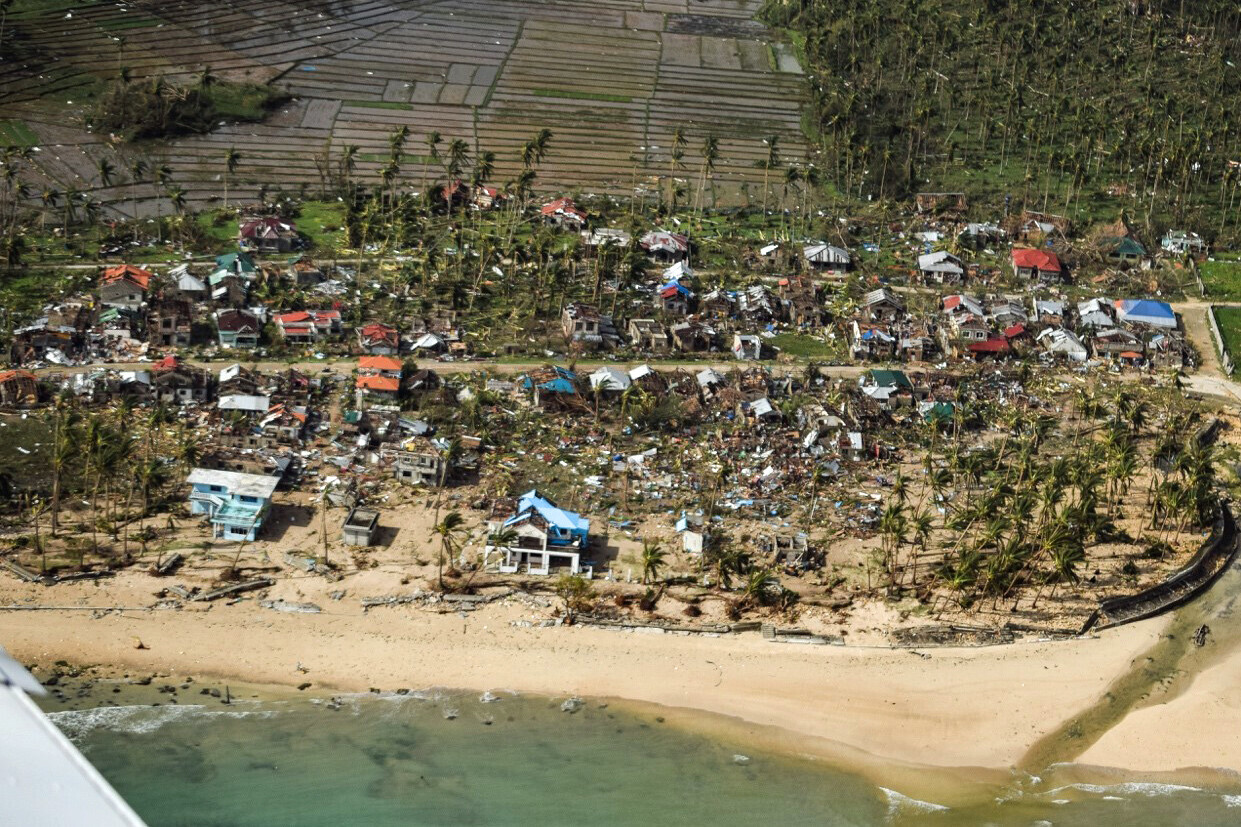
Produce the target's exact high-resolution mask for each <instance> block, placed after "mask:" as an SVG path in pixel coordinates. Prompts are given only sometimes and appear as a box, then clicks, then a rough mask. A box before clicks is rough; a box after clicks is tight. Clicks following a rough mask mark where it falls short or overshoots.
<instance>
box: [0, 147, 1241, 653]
mask: <svg viewBox="0 0 1241 827" xmlns="http://www.w3.org/2000/svg"><path fill="white" fill-rule="evenodd" d="M406 138H407V136H406V135H405V134H404V132H403V131H401V130H398V131H396V132H394V133H392V135H391V136H390V142H391V152H392V159H393V162H394V163H395V162H397V161H399V160H400V159H401V157H402V153H403V152H404V151H405V141H406ZM675 140H680V141H681V142H682V143H683V142H684V139H683V138H680V136H679V135H678V136H676V137H675ZM555 147H556V136H555V135H554V134H552V133H550V132H548V131H544V132H542V133H540V134H536V135H534V136H533V137H531V138H530V140H529V141H528V142H527V144H526V145H525V148H524V155H523V159H522V162H523V164H524V169H525V171H526V173H527V174H526V175H525V182H526V183H527V184H529V183H530V182H531V181H532V180H533V179H535V177H536V173H537V169H538V166H539V163H540V159H541V158H543V157H544V156H545V155H549V154H552V153H554V152H555ZM707 149H708V150H710V147H709V146H708V147H707ZM775 152H776V148H775V147H774V146H773V148H772V153H773V155H774V154H775ZM709 156H710V153H709V152H708V154H707V158H709ZM228 160H230V163H231V161H232V159H228ZM440 160H441V168H440V169H435V170H431V171H430V172H429V173H427V180H428V182H429V183H428V188H427V189H426V190H425V193H426V194H425V196H424V195H420V194H418V193H405V192H402V191H400V190H399V189H397V188H396V187H395V181H392V182H389V183H391V184H392V185H393V186H390V187H384V186H379V187H376V188H374V189H370V188H364V187H361V186H360V185H359V184H358V183H357V182H356V181H353V180H352V179H351V178H350V177H349V175H348V172H347V171H348V164H346V163H345V161H344V160H343V159H342V160H341V164H340V166H339V170H340V172H341V174H340V175H339V176H337V177H336V179H334V180H336V184H337V185H338V186H339V192H340V195H339V197H337V198H336V199H335V201H332V200H327V199H322V198H320V199H319V200H312V199H310V198H305V199H299V198H296V197H291V196H283V197H281V198H279V199H271V198H268V199H266V200H251V199H248V200H245V201H242V200H235V201H234V200H230V201H228V202H224V201H223V200H221V202H220V203H219V205H218V206H217V207H215V208H213V209H211V210H210V211H208V212H206V213H204V214H202V215H199V216H198V217H196V218H194V217H191V216H190V215H189V214H186V213H182V212H177V213H175V214H174V215H172V216H163V217H160V218H153V219H151V220H148V221H139V222H125V221H113V220H111V219H108V220H105V219H104V218H103V217H102V215H101V216H99V217H97V218H96V219H95V220H96V221H97V222H99V223H100V224H101V225H102V226H104V227H105V228H106V232H107V238H106V239H105V240H104V241H103V242H102V246H101V247H100V248H99V249H98V250H96V249H95V248H93V247H92V248H90V249H89V251H87V250H86V249H85V248H84V244H85V241H84V239H85V238H87V237H89V236H87V235H86V231H85V228H83V227H81V225H80V224H75V222H74V220H73V219H74V216H69V220H66V221H64V222H63V224H62V226H60V227H58V228H56V230H57V231H56V233H55V235H49V236H48V239H49V240H48V241H47V242H46V244H45V246H44V248H43V249H39V250H36V251H31V252H28V253H27V258H26V259H24V261H29V262H30V263H29V266H28V268H26V269H22V268H14V269H13V270H12V273H13V274H14V275H11V276H10V279H11V281H10V282H9V284H10V285H12V286H11V287H10V288H8V289H9V290H10V291H11V293H10V295H11V297H12V300H11V302H10V303H9V305H8V308H9V309H8V312H7V313H6V330H5V336H6V339H7V345H8V351H7V352H8V358H9V361H10V368H9V369H7V370H5V371H4V372H3V373H2V374H0V404H2V405H3V409H4V413H3V418H0V427H3V432H2V436H3V451H2V457H3V468H4V476H3V478H2V479H3V483H4V485H5V493H6V502H7V507H6V510H5V514H4V520H5V525H6V534H5V541H4V542H5V545H4V556H3V560H2V562H3V565H4V567H5V573H6V575H8V576H12V577H17V578H21V579H22V580H26V581H29V582H32V583H43V584H46V585H47V586H48V588H50V589H53V590H54V589H56V588H58V587H59V588H63V586H59V585H58V584H65V583H71V582H76V581H82V580H99V579H103V578H117V579H118V581H119V580H123V581H126V582H127V585H126V589H127V593H129V592H132V593H133V594H134V596H133V597H131V598H129V599H130V601H131V602H132V601H134V600H137V601H140V602H144V603H146V604H150V605H154V606H157V607H159V608H160V609H162V610H169V611H178V610H189V609H191V608H194V607H196V606H197V605H198V604H204V603H209V602H212V601H217V600H218V601H223V602H225V603H230V604H231V603H236V602H238V601H250V600H256V601H261V604H262V605H263V606H264V607H267V608H270V609H273V610H279V611H295V612H303V611H304V612H317V611H320V610H322V608H323V607H324V605H325V604H326V602H327V601H350V602H354V603H355V604H356V603H358V602H359V601H360V604H361V606H362V607H364V608H367V609H370V608H374V607H381V606H389V605H393V604H405V603H412V604H416V605H417V606H418V607H421V608H424V609H425V610H428V611H434V612H445V611H470V610H474V609H476V608H478V607H480V606H481V605H483V604H485V603H488V602H492V601H517V602H519V603H522V604H524V605H527V606H528V607H530V608H531V609H533V610H534V613H533V614H532V615H531V618H533V620H530V619H527V620H524V621H520V622H524V623H530V622H536V623H593V624H605V625H631V624H634V625H649V626H655V627H662V628H665V629H668V630H692V631H708V632H722V631H728V630H745V629H754V630H760V629H761V631H762V632H763V633H764V634H766V635H791V636H794V637H796V636H801V637H804V638H807V639H809V640H811V641H817V642H835V643H844V642H851V641H859V642H881V643H882V642H892V641H895V642H902V641H904V642H918V641H920V640H923V639H926V640H942V639H953V640H956V639H968V640H994V639H1011V638H1012V637H1013V636H1014V635H1020V634H1026V633H1030V634H1039V635H1045V634H1077V633H1079V632H1080V631H1082V630H1084V629H1086V628H1089V627H1090V626H1091V625H1093V624H1103V623H1115V622H1120V621H1122V620H1124V619H1125V618H1126V617H1127V616H1128V615H1129V614H1131V613H1136V612H1140V611H1142V610H1143V609H1144V608H1146V602H1139V603H1138V604H1136V605H1135V604H1134V603H1133V601H1132V600H1131V599H1130V598H1132V597H1133V596H1135V595H1137V596H1143V595H1145V596H1144V598H1143V599H1144V600H1146V601H1149V600H1152V599H1158V598H1159V594H1160V593H1159V592H1158V589H1159V588H1165V589H1166V588H1167V585H1166V581H1168V579H1169V577H1171V576H1172V575H1173V574H1174V573H1179V572H1180V571H1181V570H1182V569H1183V568H1184V567H1186V565H1187V564H1190V563H1191V562H1194V563H1195V566H1196V567H1194V568H1193V569H1192V571H1191V581H1192V580H1193V579H1194V578H1196V579H1199V580H1200V579H1203V578H1209V577H1211V576H1212V575H1213V574H1214V573H1216V571H1217V570H1218V568H1219V567H1220V564H1221V560H1220V559H1216V557H1214V556H1212V555H1205V556H1202V557H1200V556H1199V555H1200V550H1202V549H1204V548H1207V549H1209V550H1211V551H1214V545H1212V543H1211V539H1212V538H1216V539H1218V538H1219V537H1220V536H1222V535H1223V534H1224V533H1227V532H1231V530H1232V526H1231V517H1230V516H1229V514H1228V512H1227V510H1226V508H1224V507H1222V497H1224V496H1226V495H1223V494H1222V493H1221V492H1222V491H1224V490H1226V488H1225V486H1228V485H1231V484H1233V483H1234V477H1233V473H1232V470H1231V469H1232V465H1231V463H1232V462H1233V461H1234V460H1235V448H1234V446H1233V440H1234V439H1235V434H1234V429H1233V427H1232V425H1233V424H1234V422H1235V417H1234V416H1233V415H1231V414H1229V413H1226V412H1225V411H1224V410H1222V406H1221V405H1219V404H1218V402H1217V401H1214V400H1217V399H1218V398H1219V397H1221V396H1227V395H1229V394H1234V395H1235V391H1234V390H1233V388H1234V387H1235V386H1233V385H1232V384H1231V382H1230V381H1229V380H1228V379H1227V377H1226V375H1225V374H1224V373H1223V372H1222V371H1223V368H1222V367H1221V355H1222V356H1223V359H1224V363H1225V364H1226V363H1227V361H1228V357H1227V351H1226V350H1224V351H1222V354H1221V351H1220V349H1219V348H1220V346H1221V345H1223V346H1224V347H1226V345H1227V337H1225V339H1223V340H1221V339H1219V338H1218V337H1219V335H1220V334H1219V332H1218V325H1217V321H1216V319H1215V317H1214V311H1213V310H1211V309H1210V308H1209V306H1208V305H1207V304H1206V300H1204V299H1202V298H1201V292H1200V288H1201V286H1202V284H1201V275H1200V268H1202V266H1203V264H1205V263H1206V262H1207V260H1208V257H1210V256H1211V255H1212V251H1211V250H1210V249H1209V247H1208V246H1207V243H1206V242H1205V241H1204V240H1203V238H1202V237H1200V236H1199V235H1197V234H1196V233H1194V232H1192V231H1186V230H1181V229H1178V228H1176V227H1169V228H1165V229H1164V230H1163V231H1162V232H1160V233H1159V234H1158V235H1155V236H1148V235H1146V234H1145V233H1144V232H1141V231H1140V230H1139V229H1137V228H1135V227H1134V226H1133V224H1132V223H1131V222H1130V221H1129V220H1127V217H1126V216H1124V215H1121V216H1119V217H1118V218H1117V219H1116V220H1113V221H1108V222H1099V223H1095V224H1091V225H1086V226H1079V225H1078V224H1076V223H1075V222H1074V221H1071V220H1069V219H1067V218H1065V217H1064V216H1061V215H1057V214H1052V213H1048V212H1042V211H1035V210H1032V209H1023V210H1020V211H1013V212H1009V213H1007V214H1004V213H1003V212H997V213H993V214H992V213H987V211H985V210H979V209H976V208H974V207H972V206H971V205H970V204H969V203H968V201H967V199H966V197H965V196H964V195H963V194H959V193H918V194H917V195H916V198H914V199H913V200H912V201H910V202H909V203H908V204H902V205H899V206H891V205H888V206H884V207H883V208H882V209H879V208H871V209H868V210H862V211H860V212H858V213H857V214H839V215H837V214H834V213H830V212H827V211H823V210H815V209H813V207H812V205H811V195H812V191H811V189H810V187H809V185H807V184H806V183H804V182H802V181H800V180H798V179H797V177H796V176H789V175H786V174H785V173H781V174H780V175H779V176H777V175H771V176H770V178H769V180H768V181H767V184H766V186H765V187H760V189H759V191H758V192H757V193H755V194H754V195H755V197H757V198H758V199H761V201H762V202H765V203H759V204H757V205H753V206H751V207H750V208H748V209H716V208H713V207H712V206H711V204H712V200H713V199H712V194H711V189H712V183H713V182H712V180H711V163H710V162H709V160H704V161H703V162H702V164H701V165H700V168H699V170H698V171H697V172H698V173H699V174H698V175H697V177H696V178H695V176H694V175H693V174H692V172H693V171H692V170H691V171H689V172H687V173H685V174H686V176H687V177H688V178H690V179H691V180H690V181H689V183H688V184H686V183H684V182H679V181H676V180H675V179H673V178H671V177H670V178H669V181H667V182H662V183H663V186H661V182H658V181H657V182H656V183H655V184H653V185H652V189H651V192H650V193H649V195H648V197H647V198H646V200H644V201H631V202H629V203H625V202H622V201H619V200H618V199H614V198H606V197H589V196H570V195H565V194H553V193H549V194H548V195H546V196H541V197H536V196H535V194H534V193H533V192H532V191H531V188H529V187H521V186H519V187H518V188H516V189H514V190H512V191H508V190H504V189H500V188H497V187H494V186H491V185H489V184H488V183H486V181H487V179H488V168H489V166H490V165H491V164H493V163H494V161H493V160H492V158H491V157H490V156H489V155H488V154H484V155H482V156H479V157H472V155H471V154H470V152H469V151H468V148H466V147H464V146H458V145H456V144H454V145H453V146H450V147H447V148H445V149H444V150H443V154H442V156H441V159H440ZM7 163H8V164H9V167H8V168H9V169H13V168H14V167H17V166H19V165H20V164H21V163H22V160H21V159H20V157H16V156H12V155H11V156H10V160H9V161H8V162H7ZM777 163H778V160H773V163H772V166H773V168H774V167H775V165H776V164H777ZM101 166H102V162H101ZM773 171H774V170H773ZM763 172H764V173H765V172H766V170H763ZM437 176H438V177H439V178H440V179H442V180H439V181H434V182H432V179H433V178H435V177H437ZM763 177H768V176H766V175H764V176H763ZM777 178H778V181H776V180H771V179H777ZM519 183H521V182H519ZM16 195H17V193H16V190H15V189H14V188H12V187H10V188H9V190H8V197H9V201H8V204H6V205H5V209H4V211H5V213H6V214H12V213H14V212H21V211H22V209H24V206H23V205H22V203H21V202H20V201H19V200H18V199H17V198H16ZM552 195H555V197H551V196H552ZM325 214H326V216H327V217H324V215H325ZM49 217H51V218H52V219H53V221H57V222H58V223H60V218H59V217H58V216H55V217H52V216H49ZM307 219H309V220H307ZM78 220H79V221H80V220H81V217H78ZM337 220H339V223H337ZM308 225H309V226H308ZM79 239H82V240H79ZM66 243H68V244H70V245H75V246H77V248H78V249H81V250H82V251H83V253H84V254H85V253H87V252H89V256H87V257H88V258H93V257H95V256H96V255H98V256H101V257H103V258H104V259H105V260H104V261H102V262H101V263H100V264H98V265H95V264H89V263H87V264H78V263H65V264H56V265H51V266H42V265H40V264H39V257H40V256H41V255H43V254H44V251H45V249H46V250H48V251H49V252H48V254H49V255H50V254H51V252H50V251H52V250H54V249H55V248H56V247H58V246H60V247H63V246H65V244H66ZM1238 266H1241V265H1238ZM36 281H37V283H36ZM1186 296H1189V297H1191V298H1186ZM1193 585H1194V582H1189V583H1188V585H1185V586H1184V588H1190V587H1192V586H1193ZM1150 589H1156V592H1155V596H1154V597H1151V596H1150V595H1149V594H1147V593H1146V592H1147V591H1148V590H1150ZM514 622H518V621H514Z"/></svg>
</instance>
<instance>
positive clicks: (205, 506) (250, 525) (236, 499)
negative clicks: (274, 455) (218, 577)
mask: <svg viewBox="0 0 1241 827" xmlns="http://www.w3.org/2000/svg"><path fill="white" fill-rule="evenodd" d="M278 482H279V479H277V478H276V477H272V476H267V475H265V474H242V473H238V472H236V471H217V470H214V469H209V468H195V469H194V470H193V471H191V472H190V476H189V483H190V486H191V488H190V513H191V514H202V515H205V516H206V517H207V520H208V522H210V523H211V533H212V536H213V537H215V538H216V539H220V540H254V539H255V538H256V537H258V534H259V529H261V528H262V527H263V520H264V519H266V517H267V514H268V512H269V511H270V510H271V497H272V494H273V493H274V492H275V490H276V484H277V483H278Z"/></svg>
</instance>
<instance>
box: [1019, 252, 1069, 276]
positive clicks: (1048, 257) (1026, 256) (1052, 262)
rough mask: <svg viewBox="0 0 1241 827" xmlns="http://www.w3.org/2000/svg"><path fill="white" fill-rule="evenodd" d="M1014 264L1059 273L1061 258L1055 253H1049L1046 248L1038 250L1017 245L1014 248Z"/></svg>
mask: <svg viewBox="0 0 1241 827" xmlns="http://www.w3.org/2000/svg"><path fill="white" fill-rule="evenodd" d="M1013 266H1014V267H1029V268H1031V269H1034V270H1045V271H1047V272H1050V273H1059V272H1060V259H1058V258H1057V257H1056V254H1055V253H1049V252H1047V251H1046V250H1036V249H1034V248H1033V247H1017V248H1014V249H1013Z"/></svg>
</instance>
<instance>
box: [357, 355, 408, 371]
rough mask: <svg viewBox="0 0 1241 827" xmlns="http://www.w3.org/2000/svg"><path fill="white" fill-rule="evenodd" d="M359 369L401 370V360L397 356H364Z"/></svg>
mask: <svg viewBox="0 0 1241 827" xmlns="http://www.w3.org/2000/svg"><path fill="white" fill-rule="evenodd" d="M358 367H360V368H364V369H369V370H400V369H401V360H400V359H397V358H396V357H395V356H362V357H360V358H359V359H358Z"/></svg>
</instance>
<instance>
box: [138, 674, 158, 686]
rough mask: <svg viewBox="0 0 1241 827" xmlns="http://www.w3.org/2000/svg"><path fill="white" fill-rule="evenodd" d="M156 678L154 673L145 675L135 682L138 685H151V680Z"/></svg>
mask: <svg viewBox="0 0 1241 827" xmlns="http://www.w3.org/2000/svg"><path fill="white" fill-rule="evenodd" d="M154 679H155V676H154V675H146V676H144V677H141V678H138V680H136V681H134V683H136V684H137V685H138V686H150V685H151V681H152V680H154Z"/></svg>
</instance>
